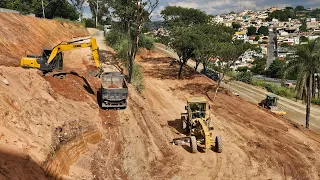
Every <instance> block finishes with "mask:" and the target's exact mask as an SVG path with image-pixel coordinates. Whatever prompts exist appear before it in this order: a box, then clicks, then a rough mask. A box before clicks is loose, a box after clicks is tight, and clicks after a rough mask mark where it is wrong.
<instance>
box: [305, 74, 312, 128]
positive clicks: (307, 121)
mask: <svg viewBox="0 0 320 180" xmlns="http://www.w3.org/2000/svg"><path fill="white" fill-rule="evenodd" d="M309 76H310V77H309V86H308V87H307V108H306V128H308V129H309V120H310V104H311V97H312V84H313V83H312V79H313V74H311V75H309Z"/></svg>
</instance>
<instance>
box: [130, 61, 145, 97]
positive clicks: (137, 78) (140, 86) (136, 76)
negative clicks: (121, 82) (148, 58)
mask: <svg viewBox="0 0 320 180" xmlns="http://www.w3.org/2000/svg"><path fill="white" fill-rule="evenodd" d="M132 85H133V87H134V88H135V89H136V90H137V91H138V92H139V93H142V92H143V90H144V77H143V72H142V71H141V67H140V66H139V65H138V64H136V63H134V64H133V72H132Z"/></svg>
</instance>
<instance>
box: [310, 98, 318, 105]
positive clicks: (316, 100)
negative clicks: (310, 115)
mask: <svg viewBox="0 0 320 180" xmlns="http://www.w3.org/2000/svg"><path fill="white" fill-rule="evenodd" d="M311 103H312V104H315V105H320V98H317V99H312V100H311Z"/></svg>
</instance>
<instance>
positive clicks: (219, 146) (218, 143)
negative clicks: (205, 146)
mask: <svg viewBox="0 0 320 180" xmlns="http://www.w3.org/2000/svg"><path fill="white" fill-rule="evenodd" d="M222 147H223V144H222V138H221V136H216V142H215V149H216V152H218V153H221V152H222Z"/></svg>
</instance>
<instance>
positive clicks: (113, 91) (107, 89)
mask: <svg viewBox="0 0 320 180" xmlns="http://www.w3.org/2000/svg"><path fill="white" fill-rule="evenodd" d="M127 98H128V87H127V82H126V79H125V75H124V74H121V73H120V72H106V73H103V74H102V83H101V89H100V99H101V100H100V101H101V102H100V105H101V107H102V108H108V109H109V108H120V109H124V108H126V107H127Z"/></svg>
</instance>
